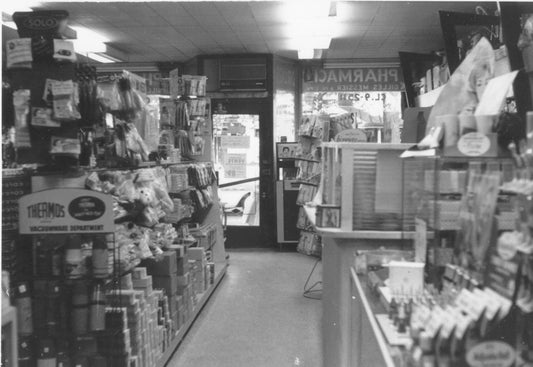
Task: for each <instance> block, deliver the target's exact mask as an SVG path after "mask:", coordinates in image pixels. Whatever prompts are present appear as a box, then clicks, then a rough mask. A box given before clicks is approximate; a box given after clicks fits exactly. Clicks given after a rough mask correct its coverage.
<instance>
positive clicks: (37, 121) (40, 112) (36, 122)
mask: <svg viewBox="0 0 533 367" xmlns="http://www.w3.org/2000/svg"><path fill="white" fill-rule="evenodd" d="M31 125H32V126H42V127H61V123H60V122H59V121H54V120H53V119H52V109H51V108H47V107H32V109H31Z"/></svg>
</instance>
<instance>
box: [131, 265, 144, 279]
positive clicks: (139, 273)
mask: <svg viewBox="0 0 533 367" xmlns="http://www.w3.org/2000/svg"><path fill="white" fill-rule="evenodd" d="M147 275H148V273H147V271H146V268H140V267H139V268H135V269H133V271H132V273H131V277H132V279H143V278H146V276H147Z"/></svg>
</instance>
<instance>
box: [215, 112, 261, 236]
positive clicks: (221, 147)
mask: <svg viewBox="0 0 533 367" xmlns="http://www.w3.org/2000/svg"><path fill="white" fill-rule="evenodd" d="M258 132H259V115H248V114H214V115H213V136H214V138H215V169H216V170H217V171H218V180H219V182H218V183H219V190H218V194H219V197H220V201H221V204H222V207H223V208H224V224H225V225H226V226H259V223H260V210H259V208H260V205H261V204H260V201H259V197H260V196H259V133H258Z"/></svg>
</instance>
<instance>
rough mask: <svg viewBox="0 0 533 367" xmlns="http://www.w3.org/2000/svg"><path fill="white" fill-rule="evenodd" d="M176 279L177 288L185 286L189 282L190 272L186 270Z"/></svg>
mask: <svg viewBox="0 0 533 367" xmlns="http://www.w3.org/2000/svg"><path fill="white" fill-rule="evenodd" d="M177 281H178V289H180V287H186V286H187V285H189V283H190V282H191V275H190V273H188V272H187V273H185V274H183V275H179V276H178V278H177Z"/></svg>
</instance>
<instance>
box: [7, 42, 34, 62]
mask: <svg viewBox="0 0 533 367" xmlns="http://www.w3.org/2000/svg"><path fill="white" fill-rule="evenodd" d="M32 61H33V57H32V53H31V38H18V39H13V40H9V41H7V43H6V66H7V68H8V69H14V68H28V69H29V68H31V63H32Z"/></svg>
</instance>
